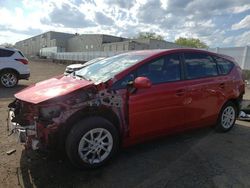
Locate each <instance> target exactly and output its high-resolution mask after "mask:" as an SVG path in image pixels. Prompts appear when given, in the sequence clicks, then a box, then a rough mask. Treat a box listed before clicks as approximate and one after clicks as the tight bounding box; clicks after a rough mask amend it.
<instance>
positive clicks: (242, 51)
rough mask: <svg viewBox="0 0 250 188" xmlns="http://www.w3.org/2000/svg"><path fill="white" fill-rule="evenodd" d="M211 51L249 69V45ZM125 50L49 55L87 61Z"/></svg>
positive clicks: (57, 58)
mask: <svg viewBox="0 0 250 188" xmlns="http://www.w3.org/2000/svg"><path fill="white" fill-rule="evenodd" d="M208 50H209V51H211V52H216V53H220V54H225V55H229V56H231V57H234V58H235V59H236V61H237V62H238V63H239V65H240V66H241V68H242V69H246V70H250V47H249V46H245V47H230V48H210V49H208ZM123 52H125V51H118V52H115V51H108V52H104V51H89V52H58V53H53V54H52V55H51V58H52V59H55V60H66V61H67V60H68V61H89V60H91V59H94V58H97V57H110V56H113V55H116V54H120V53H123Z"/></svg>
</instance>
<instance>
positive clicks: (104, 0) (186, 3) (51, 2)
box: [0, 0, 250, 47]
mask: <svg viewBox="0 0 250 188" xmlns="http://www.w3.org/2000/svg"><path fill="white" fill-rule="evenodd" d="M46 31H61V32H69V33H76V32H77V33H80V34H83V33H103V34H111V35H118V36H123V37H133V36H135V35H137V34H138V33H139V32H146V31H147V32H155V33H157V34H159V35H162V36H164V38H165V40H167V41H174V40H175V39H177V38H178V37H195V38H196V37H197V38H200V39H201V40H203V41H204V42H206V43H207V44H208V45H209V46H210V47H217V46H219V47H223V46H244V45H250V0H135V1H132V0H131V1H130V0H33V1H32V0H0V44H1V43H5V42H8V43H15V42H17V41H19V40H23V39H25V38H28V37H31V36H34V35H37V34H40V33H42V32H46Z"/></svg>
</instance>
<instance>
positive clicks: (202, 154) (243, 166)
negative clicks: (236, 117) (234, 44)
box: [0, 62, 250, 188]
mask: <svg viewBox="0 0 250 188" xmlns="http://www.w3.org/2000/svg"><path fill="white" fill-rule="evenodd" d="M30 67H31V75H32V77H31V79H30V80H29V81H21V82H20V84H19V86H18V87H16V88H13V89H4V88H0V187H4V188H7V187H11V188H12V187H27V188H28V187H39V188H40V187H41V188H42V187H114V188H116V187H119V188H122V187H148V188H152V187H192V188H193V187H199V188H200V187H250V157H249V156H250V142H249V140H250V123H249V122H240V121H237V126H236V127H235V128H234V129H232V131H230V132H229V133H226V134H219V133H216V132H215V131H214V130H213V129H211V128H205V129H200V130H196V131H190V132H186V133H182V134H179V135H176V136H168V137H166V138H162V139H159V140H155V141H151V142H148V143H144V144H141V145H136V146H134V147H130V148H127V149H123V150H122V151H121V152H120V154H119V155H118V156H117V158H116V159H114V160H113V161H112V162H111V163H110V164H108V165H107V166H105V167H103V168H100V169H97V170H88V171H87V170H86V171H80V170H76V169H74V168H73V167H71V165H70V164H69V162H68V160H67V159H66V157H65V155H64V154H63V153H58V152H51V153H47V154H44V153H37V152H32V151H25V150H24V149H23V147H22V146H20V145H19V144H18V143H17V142H16V140H15V139H14V138H12V137H8V136H7V133H6V115H7V111H6V110H7V108H6V107H7V104H8V103H9V102H10V101H11V100H12V99H13V94H14V93H15V92H17V91H18V90H20V89H22V88H24V87H26V86H27V85H30V84H32V83H35V82H37V81H40V80H44V79H46V78H49V77H52V76H54V75H58V74H60V73H62V72H63V70H64V68H65V65H59V64H52V63H47V62H31V63H30ZM245 98H247V99H250V92H249V90H248V92H247V95H246V96H245ZM10 149H16V152H15V153H13V154H12V155H7V154H6V151H8V150H10Z"/></svg>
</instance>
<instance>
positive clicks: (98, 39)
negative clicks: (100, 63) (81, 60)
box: [67, 34, 128, 52]
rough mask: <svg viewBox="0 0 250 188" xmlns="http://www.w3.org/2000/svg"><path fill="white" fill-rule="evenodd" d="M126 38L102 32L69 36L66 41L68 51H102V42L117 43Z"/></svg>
mask: <svg viewBox="0 0 250 188" xmlns="http://www.w3.org/2000/svg"><path fill="white" fill-rule="evenodd" d="M126 40H128V39H126V38H122V37H116V36H111V35H102V34H83V35H76V36H74V37H72V38H70V39H69V40H68V42H67V51H68V52H88V51H103V44H108V43H117V42H121V41H126Z"/></svg>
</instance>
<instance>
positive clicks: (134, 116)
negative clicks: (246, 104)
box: [8, 49, 244, 167]
mask: <svg viewBox="0 0 250 188" xmlns="http://www.w3.org/2000/svg"><path fill="white" fill-rule="evenodd" d="M243 94H244V81H243V78H242V72H241V69H240V67H239V66H238V65H237V63H236V62H235V60H234V59H233V58H230V57H228V56H224V55H220V54H215V53H211V52H207V51H203V50H196V49H171V50H148V51H134V52H129V53H124V54H120V55H116V56H113V57H110V58H107V59H104V60H101V61H99V62H97V63H95V64H93V65H90V66H87V67H85V68H83V69H81V70H79V71H77V72H75V74H71V75H68V76H58V77H55V78H51V79H49V80H46V81H42V82H39V83H37V84H35V85H32V86H30V87H28V88H26V89H24V90H23V91H21V92H19V93H17V94H16V95H15V97H16V99H15V101H14V102H12V103H11V104H10V105H9V109H10V110H9V118H8V119H9V120H8V125H9V129H10V131H11V132H16V133H18V135H19V138H20V141H21V142H24V143H25V146H26V148H27V149H29V148H32V149H34V150H36V149H50V148H55V147H59V148H65V150H66V153H67V155H68V158H69V159H70V161H71V162H72V163H73V164H74V165H75V166H78V167H98V166H101V165H103V164H104V163H106V162H107V161H108V160H109V159H110V158H111V157H112V156H113V155H114V154H115V153H116V152H117V151H118V149H119V147H121V146H128V145H131V144H135V143H138V142H142V141H145V140H148V139H152V138H155V137H159V136H163V135H167V134H172V133H176V132H180V131H184V130H187V129H193V128H198V127H205V126H215V128H216V130H218V131H220V132H226V131H229V130H230V129H231V128H232V127H233V126H234V124H235V119H236V117H237V114H238V112H239V104H240V102H241V100H242V96H243Z"/></svg>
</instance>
